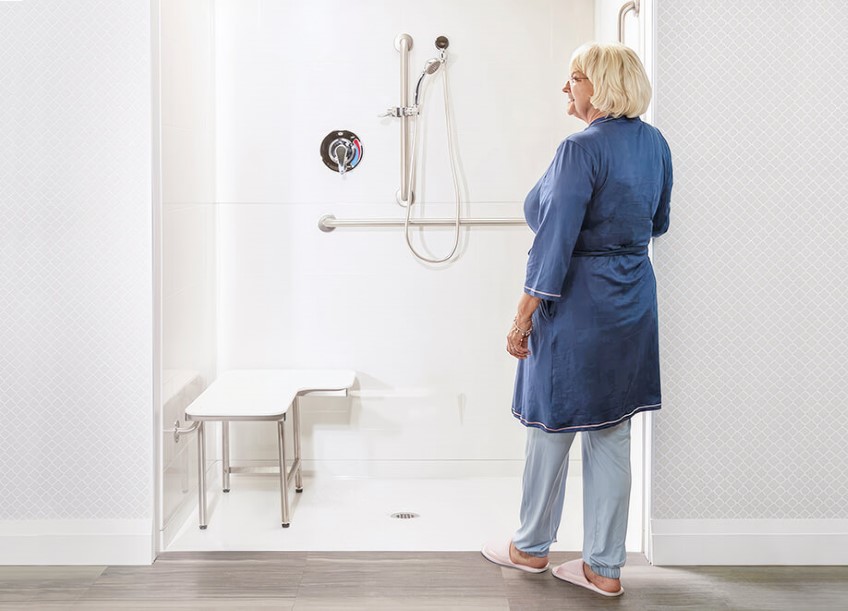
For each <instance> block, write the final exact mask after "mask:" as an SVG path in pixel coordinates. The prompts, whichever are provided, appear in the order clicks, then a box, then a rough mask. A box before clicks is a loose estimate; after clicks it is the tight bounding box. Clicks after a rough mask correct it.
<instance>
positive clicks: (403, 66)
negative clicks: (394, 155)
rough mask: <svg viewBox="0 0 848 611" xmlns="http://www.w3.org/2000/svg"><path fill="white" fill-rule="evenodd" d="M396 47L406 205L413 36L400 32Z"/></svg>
mask: <svg viewBox="0 0 848 611" xmlns="http://www.w3.org/2000/svg"><path fill="white" fill-rule="evenodd" d="M395 49H397V50H398V51H400V191H399V192H398V193H399V198H400V201H401V202H402V203H403V204H404V205H408V204H409V197H410V195H409V121H410V117H409V115H408V114H407V110H408V107H409V51H410V49H412V36H410V35H409V34H399V35H398V37H397V38H396V39H395Z"/></svg>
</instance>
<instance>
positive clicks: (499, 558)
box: [481, 541, 549, 573]
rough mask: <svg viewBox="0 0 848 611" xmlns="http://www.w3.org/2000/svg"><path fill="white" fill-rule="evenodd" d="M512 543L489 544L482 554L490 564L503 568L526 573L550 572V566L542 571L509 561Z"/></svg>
mask: <svg viewBox="0 0 848 611" xmlns="http://www.w3.org/2000/svg"><path fill="white" fill-rule="evenodd" d="M511 543H512V541H507V542H506V543H491V542H490V543H487V544H486V545H484V546H483V549H482V551H481V553H482V554H483V556H484V557H485V558H486V560H489V561H490V562H494V563H495V564H499V565H501V566H505V567H508V568H510V569H518V570H519V571H524V572H526V573H544V572H545V571H547V570H548V566H549V565H547V564H546V565H545V566H543V567H542V568H540V569H534V568H533V567H532V566H527V565H524V564H516V563H515V562H513V561H512V560H510V559H509V546H510V544H511Z"/></svg>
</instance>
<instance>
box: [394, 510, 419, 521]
mask: <svg viewBox="0 0 848 611" xmlns="http://www.w3.org/2000/svg"><path fill="white" fill-rule="evenodd" d="M391 517H393V518H397V519H398V520H411V519H412V518H420V517H421V516H419V515H418V514H417V513H412V512H411V511H399V512H397V513H393V514H392V516H391Z"/></svg>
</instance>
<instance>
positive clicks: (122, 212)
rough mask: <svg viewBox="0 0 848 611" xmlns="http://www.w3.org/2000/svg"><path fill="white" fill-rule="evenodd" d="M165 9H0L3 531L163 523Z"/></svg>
mask: <svg viewBox="0 0 848 611" xmlns="http://www.w3.org/2000/svg"><path fill="white" fill-rule="evenodd" d="M150 120H151V119H150V6H149V3H147V2H138V1H135V0H121V1H115V0H74V1H69V0H64V1H58V0H57V1H49V0H27V1H25V2H14V3H7V2H0V210H2V223H0V418H1V419H2V426H0V464H2V472H3V494H0V519H98V518H124V519H135V518H145V517H149V516H150V507H151V500H150V490H151V481H150V477H151V461H152V458H151V457H152V452H151V447H152V442H151V426H152V416H151V405H152V399H151V388H152V379H151V369H152V362H151V360H152V359H151V354H152V352H151V350H152V349H151V245H150V240H151V237H150V236H151V229H150V227H151V218H150V194H151V187H150V168H151V163H150V154H151V149H150V124H151V123H150Z"/></svg>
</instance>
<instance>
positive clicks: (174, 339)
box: [159, 0, 216, 547]
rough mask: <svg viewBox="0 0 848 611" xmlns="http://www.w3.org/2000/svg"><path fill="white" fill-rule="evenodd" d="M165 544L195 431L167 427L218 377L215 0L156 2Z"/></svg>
mask: <svg viewBox="0 0 848 611" xmlns="http://www.w3.org/2000/svg"><path fill="white" fill-rule="evenodd" d="M160 16H161V18H160V23H161V27H160V58H161V61H160V66H161V129H162V178H161V182H162V213H161V217H162V220H161V222H162V228H161V236H162V237H161V239H162V291H161V293H162V349H161V350H162V367H163V371H162V424H163V426H162V430H163V432H162V435H161V444H160V447H161V464H162V487H161V495H160V501H161V505H160V509H159V511H160V528H165V531H164V533H163V535H164V536H163V541H162V546H163V547H164V546H165V545H167V542H168V540H169V538H170V537H169V535H170V534H171V530H172V529H171V530H169V529H168V526H173V525H179V523H180V520H181V519H182V518H184V517H185V515H186V514H187V512H188V511H190V510H191V509H193V508H194V507H195V503H196V499H197V445H196V443H195V436H194V434H190V435H185V436H182V437H181V438H180V439H179V441H175V439H174V435H173V434H171V433H168V432H165V431H166V429H168V428H169V427H172V426H173V425H174V422H175V421H182V420H183V418H184V413H185V408H186V406H187V405H188V404H189V403H190V402H191V401H192V400H193V399H194V398H195V397H197V395H198V394H200V392H202V391H203V389H204V388H206V386H207V385H208V384H209V383H211V382H212V381H213V380H214V378H215V349H216V345H215V326H216V325H215V310H216V293H215V276H216V271H215V216H216V215H215V204H214V201H215V129H214V128H215V125H214V121H215V104H214V97H215V90H214V83H215V72H214V43H215V40H214V33H215V29H214V0H161V2H160Z"/></svg>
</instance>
